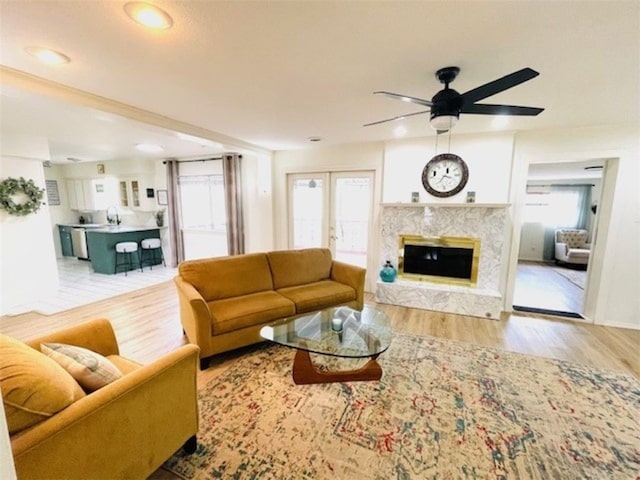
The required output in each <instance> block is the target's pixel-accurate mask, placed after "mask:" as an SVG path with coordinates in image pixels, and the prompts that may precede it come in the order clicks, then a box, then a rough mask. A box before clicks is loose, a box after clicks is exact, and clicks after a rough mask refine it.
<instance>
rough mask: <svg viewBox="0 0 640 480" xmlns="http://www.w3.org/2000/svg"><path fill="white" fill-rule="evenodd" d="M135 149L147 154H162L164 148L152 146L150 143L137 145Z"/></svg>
mask: <svg viewBox="0 0 640 480" xmlns="http://www.w3.org/2000/svg"><path fill="white" fill-rule="evenodd" d="M136 148H137V149H138V150H140V151H141V152H147V153H160V152H164V148H162V147H161V146H160V145H154V144H152V143H138V144H137V145H136Z"/></svg>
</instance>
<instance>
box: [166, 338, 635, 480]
mask: <svg viewBox="0 0 640 480" xmlns="http://www.w3.org/2000/svg"><path fill="white" fill-rule="evenodd" d="M293 355H294V351H293V350H291V349H287V348H284V347H278V346H275V345H266V346H259V347H256V348H254V349H251V350H249V351H247V352H244V354H243V355H238V356H237V357H236V358H234V359H231V360H227V361H225V362H223V365H219V366H217V367H212V368H211V369H210V370H211V372H210V371H209V370H207V371H206V372H204V374H203V377H202V380H201V384H200V415H201V423H200V433H199V436H198V440H199V446H198V449H197V451H196V453H195V454H194V455H191V456H186V455H183V454H176V455H175V456H174V457H172V458H171V459H169V460H168V461H167V462H166V463H165V465H164V468H165V469H166V470H168V471H170V472H172V473H174V474H176V475H178V476H179V477H181V478H185V479H192V478H196V479H227V478H233V479H245V478H246V479H261V480H262V479H356V478H357V479H376V480H378V479H379V480H383V479H384V480H388V479H392V478H393V479H403V480H408V479H496V480H507V479H523V480H524V479H526V480H532V479H545V480H546V479H562V480H567V479H605V478H606V479H609V480H611V479H624V480H629V479H636V478H638V472H640V381H638V380H637V379H635V378H634V377H631V376H628V375H625V374H619V373H612V372H603V371H598V370H596V369H593V368H589V367H585V366H580V365H576V364H571V363H567V362H562V361H554V360H548V359H543V358H539V357H532V356H526V355H520V354H514V353H509V352H504V351H500V350H495V349H488V348H481V347H476V346H473V345H469V344H464V343H456V342H451V341H445V340H439V339H435V338H429V337H418V336H412V335H406V334H396V336H395V337H394V339H393V342H392V344H391V347H390V349H389V350H388V351H387V352H385V353H384V354H382V356H381V357H380V358H379V361H380V363H381V365H382V367H383V371H384V373H383V377H382V380H381V381H380V382H363V383H358V382H353V383H334V384H325V385H308V386H296V385H294V384H293V381H292V380H291V365H292V360H293ZM319 358H321V357H319V356H318V357H315V358H314V359H316V360H317V359H319ZM322 358H326V357H322ZM216 370H218V371H217V372H216Z"/></svg>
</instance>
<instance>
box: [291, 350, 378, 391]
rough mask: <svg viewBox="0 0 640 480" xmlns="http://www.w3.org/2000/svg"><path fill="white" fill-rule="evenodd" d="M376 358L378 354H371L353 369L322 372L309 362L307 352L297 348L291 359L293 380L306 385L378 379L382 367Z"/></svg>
mask: <svg viewBox="0 0 640 480" xmlns="http://www.w3.org/2000/svg"><path fill="white" fill-rule="evenodd" d="M377 358H378V355H373V356H371V359H370V360H369V361H368V362H367V363H365V364H364V365H363V366H362V367H360V368H357V369H354V370H344V371H337V372H322V371H320V370H318V369H317V368H316V367H315V366H314V365H313V363H312V362H311V357H310V355H309V352H307V351H306V350H297V352H296V356H295V358H294V360H293V381H294V382H295V384H296V385H308V384H313V383H331V382H362V381H372V380H380V378H382V367H381V366H380V364H379V363H378V362H377V361H376V359H377Z"/></svg>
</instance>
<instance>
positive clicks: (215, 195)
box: [178, 174, 227, 232]
mask: <svg viewBox="0 0 640 480" xmlns="http://www.w3.org/2000/svg"><path fill="white" fill-rule="evenodd" d="M178 184H179V185H180V201H181V202H182V228H185V229H191V230H206V231H216V232H226V231H227V216H226V206H225V198H224V181H223V178H222V174H217V175H184V176H180V177H178Z"/></svg>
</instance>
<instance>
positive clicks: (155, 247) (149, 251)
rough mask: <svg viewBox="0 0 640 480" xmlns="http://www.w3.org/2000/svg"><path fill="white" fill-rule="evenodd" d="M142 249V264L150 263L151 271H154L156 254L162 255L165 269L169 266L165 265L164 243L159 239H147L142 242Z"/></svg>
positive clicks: (161, 258)
mask: <svg viewBox="0 0 640 480" xmlns="http://www.w3.org/2000/svg"><path fill="white" fill-rule="evenodd" d="M140 248H141V249H142V250H141V253H140V258H141V262H142V263H143V264H144V263H146V262H149V268H150V269H151V270H153V266H154V265H155V263H156V253H159V254H160V260H162V265H163V266H165V267H166V266H167V264H166V263H164V255H163V254H162V242H161V241H160V239H159V238H145V239H144V240H142V241H141V242H140ZM149 255H151V258H149ZM141 268H142V267H141Z"/></svg>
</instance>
